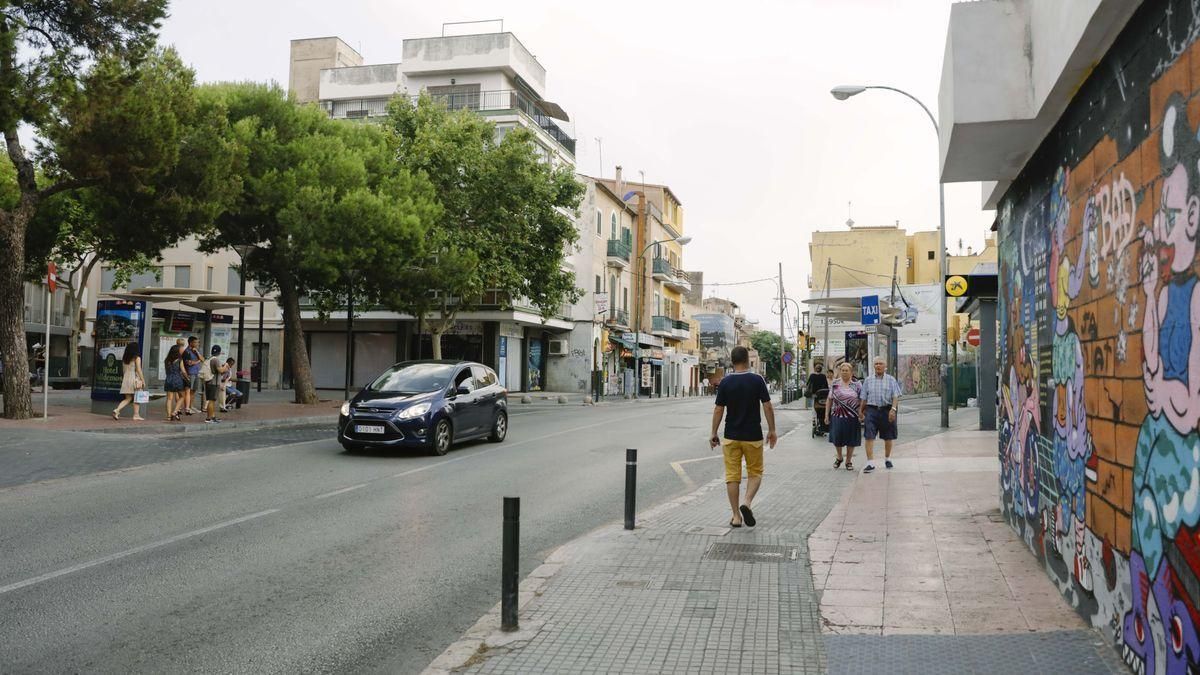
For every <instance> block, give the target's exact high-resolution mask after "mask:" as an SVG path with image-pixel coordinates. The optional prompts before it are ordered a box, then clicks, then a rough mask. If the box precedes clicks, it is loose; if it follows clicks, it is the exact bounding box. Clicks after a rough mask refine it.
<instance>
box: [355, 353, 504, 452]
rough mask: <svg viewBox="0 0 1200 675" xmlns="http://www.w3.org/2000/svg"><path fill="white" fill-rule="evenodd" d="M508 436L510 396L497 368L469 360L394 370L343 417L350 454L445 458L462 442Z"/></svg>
mask: <svg viewBox="0 0 1200 675" xmlns="http://www.w3.org/2000/svg"><path fill="white" fill-rule="evenodd" d="M507 435H508V392H507V391H505V389H504V387H501V386H500V379H499V378H498V377H496V372H495V371H494V370H492V369H491V368H488V367H487V366H485V365H482V364H479V363H472V362H469V361H405V362H402V363H397V364H396V365H394V366H392V367H391V368H388V369H387V370H386V371H384V372H383V374H381V375H380V376H379V377H377V378H375V381H374V382H372V383H371V384H369V385H367V386H366V387H365V388H364V389H363V390H362V391H360V392H358V394H357V395H355V397H354V398H353V399H351V400H350V401H347V402H346V403H345V404H343V405H342V412H341V415H340V416H339V417H338V442H340V443H341V444H342V447H344V448H346V449H347V450H362V449H366V448H381V447H405V448H423V449H426V450H429V451H431V452H433V453H434V454H437V455H444V454H446V453H447V452H448V451H449V450H450V446H451V445H452V444H453V443H455V442H457V441H466V440H470V439H473V438H487V439H488V440H490V441H492V442H494V443H499V442H501V441H503V440H504V437H505V436H507Z"/></svg>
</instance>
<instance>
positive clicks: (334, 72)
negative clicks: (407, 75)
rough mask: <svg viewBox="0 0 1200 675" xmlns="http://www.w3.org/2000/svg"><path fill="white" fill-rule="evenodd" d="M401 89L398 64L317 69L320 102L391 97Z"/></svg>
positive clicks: (402, 86) (402, 81)
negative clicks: (318, 71) (319, 70)
mask: <svg viewBox="0 0 1200 675" xmlns="http://www.w3.org/2000/svg"><path fill="white" fill-rule="evenodd" d="M403 90H404V78H403V76H402V75H401V73H400V64H398V63H383V64H379V65H371V66H355V67H348V68H327V69H325V70H322V71H321V72H320V87H319V96H320V99H321V100H322V101H327V100H330V99H347V98H391V97H392V96H394V95H395V94H396V93H397V92H401V91H403Z"/></svg>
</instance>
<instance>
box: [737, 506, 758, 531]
mask: <svg viewBox="0 0 1200 675" xmlns="http://www.w3.org/2000/svg"><path fill="white" fill-rule="evenodd" d="M738 510H740V511H741V512H742V522H744V523H746V524H747V525H749V526H750V527H754V523H755V520H754V512H753V511H751V510H750V507H749V506H746V505H745V504H742V505H741V506H739V507H738Z"/></svg>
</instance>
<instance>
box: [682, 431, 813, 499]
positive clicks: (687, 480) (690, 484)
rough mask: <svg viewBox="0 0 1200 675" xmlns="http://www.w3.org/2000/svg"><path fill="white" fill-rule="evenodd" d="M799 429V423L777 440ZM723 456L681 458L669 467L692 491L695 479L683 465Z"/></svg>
mask: <svg viewBox="0 0 1200 675" xmlns="http://www.w3.org/2000/svg"><path fill="white" fill-rule="evenodd" d="M799 429H800V425H799V424H797V425H796V426H794V427H792V430H791V431H789V432H787V433H786V434H784V435H782V436H780V437H779V442H780V443H782V442H783V439H785V438H787V437H788V436H791V435H792V434H794V433H796V431H798V430H799ZM776 447H778V443H776ZM774 450H775V448H766V450H764V452H772V451H774ZM724 458H725V455H724V454H720V455H709V456H708V457H693V458H692V459H681V460H679V461H678V462H671V468H672V469H674V470H675V473H676V475H678V476H679V480H681V481H683V484H684V486H685V487H686V488H687V489H688V491H690V492H694V491H695V490H696V488H697V485H696V481H694V480H692V478H691V476H688V474H687V471H684V469H683V465H684V464H691V463H692V462H706V461H708V460H710V459H724Z"/></svg>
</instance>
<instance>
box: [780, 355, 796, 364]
mask: <svg viewBox="0 0 1200 675" xmlns="http://www.w3.org/2000/svg"><path fill="white" fill-rule="evenodd" d="M794 358H795V357H793V356H792V353H791V352H784V353H783V364H784V365H785V366H790V365H792V361H793V360H794Z"/></svg>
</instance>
